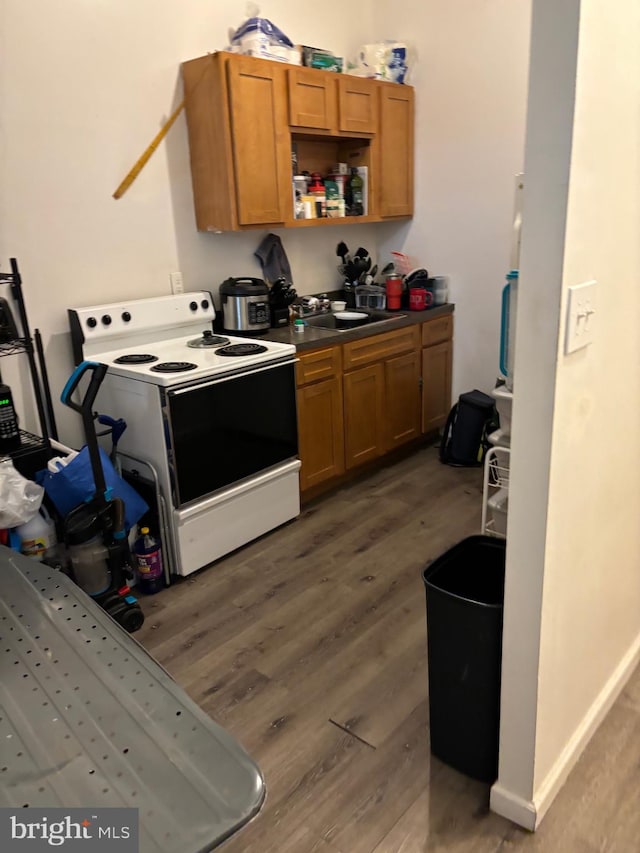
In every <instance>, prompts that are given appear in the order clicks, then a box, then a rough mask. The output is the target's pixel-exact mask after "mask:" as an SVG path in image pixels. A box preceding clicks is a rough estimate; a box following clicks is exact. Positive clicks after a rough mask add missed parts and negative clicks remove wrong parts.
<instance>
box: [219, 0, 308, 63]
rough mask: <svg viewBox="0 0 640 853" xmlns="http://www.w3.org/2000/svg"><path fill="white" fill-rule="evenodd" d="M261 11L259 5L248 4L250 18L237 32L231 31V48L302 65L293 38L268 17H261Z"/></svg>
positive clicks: (237, 51) (246, 54)
mask: <svg viewBox="0 0 640 853" xmlns="http://www.w3.org/2000/svg"><path fill="white" fill-rule="evenodd" d="M259 13H260V9H259V8H258V6H256V5H255V4H252V3H250V4H249V5H248V14H249V18H247V20H246V21H245V22H244V23H243V24H242V25H241V26H240V27H238V29H237V30H236V31H235V32H232V33H230V38H229V41H230V47H229V50H230V51H231V52H232V53H242V54H244V55H245V56H257V57H259V58H260V59H272V60H275V61H276V62H288V63H290V64H291V65H300V53H299V51H298V50H296V49H295V48H294V46H293V42H292V41H291V39H290V38H289V37H288V36H286V35H285V34H284V33H283V32H282V30H280V29H279V28H278V27H276V25H275V24H273V23H272V22H271V21H270V20H269V19H268V18H261V17H259Z"/></svg>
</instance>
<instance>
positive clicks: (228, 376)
mask: <svg viewBox="0 0 640 853" xmlns="http://www.w3.org/2000/svg"><path fill="white" fill-rule="evenodd" d="M299 360H300V359H298V358H288V359H286V361H277V362H271V364H265V365H264V367H256V368H254V369H253V370H251V369H249V370H243V371H242V372H240V373H229V374H225V375H224V376H221V377H220V378H219V379H211V380H210V381H209V382H198V383H194V384H193V385H189V386H188V387H187V388H178V389H176V390H174V391H169V392H168V394H169V396H170V397H179V396H180V394H189V393H190V392H191V391H195V390H196V389H197V388H209V387H210V386H211V385H220V384H221V383H222V382H231V381H232V380H233V379H241V378H242V377H244V376H255V374H256V373H264V372H265V371H267V370H275V369H276V368H278V367H287V366H288V365H290V364H295V363H296V361H299Z"/></svg>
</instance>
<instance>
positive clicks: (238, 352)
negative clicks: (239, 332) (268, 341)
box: [216, 343, 267, 357]
mask: <svg viewBox="0 0 640 853" xmlns="http://www.w3.org/2000/svg"><path fill="white" fill-rule="evenodd" d="M266 351H267V347H264V346H262V344H249V343H247V344H229V346H228V347H222V349H219V350H216V355H226V356H230V357H235V356H242V355H257V354H258V353H260V352H266Z"/></svg>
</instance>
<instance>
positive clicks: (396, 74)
mask: <svg viewBox="0 0 640 853" xmlns="http://www.w3.org/2000/svg"><path fill="white" fill-rule="evenodd" d="M410 54H411V51H410V49H409V48H408V47H407V44H406V42H402V41H393V40H391V39H388V40H387V41H377V42H373V43H372V44H363V45H362V46H361V47H360V50H359V51H358V54H357V56H356V58H355V60H354V61H352V62H348V63H347V74H354V75H355V76H356V77H370V78H372V79H374V80H388V81H389V82H391V83H408V82H409V71H410V65H411V62H412V57H411V55H410Z"/></svg>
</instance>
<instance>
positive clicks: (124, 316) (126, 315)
mask: <svg viewBox="0 0 640 853" xmlns="http://www.w3.org/2000/svg"><path fill="white" fill-rule="evenodd" d="M122 319H123V320H124V322H125V323H128V322H129V320H130V319H131V314H129V312H128V311H123V312H122Z"/></svg>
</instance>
